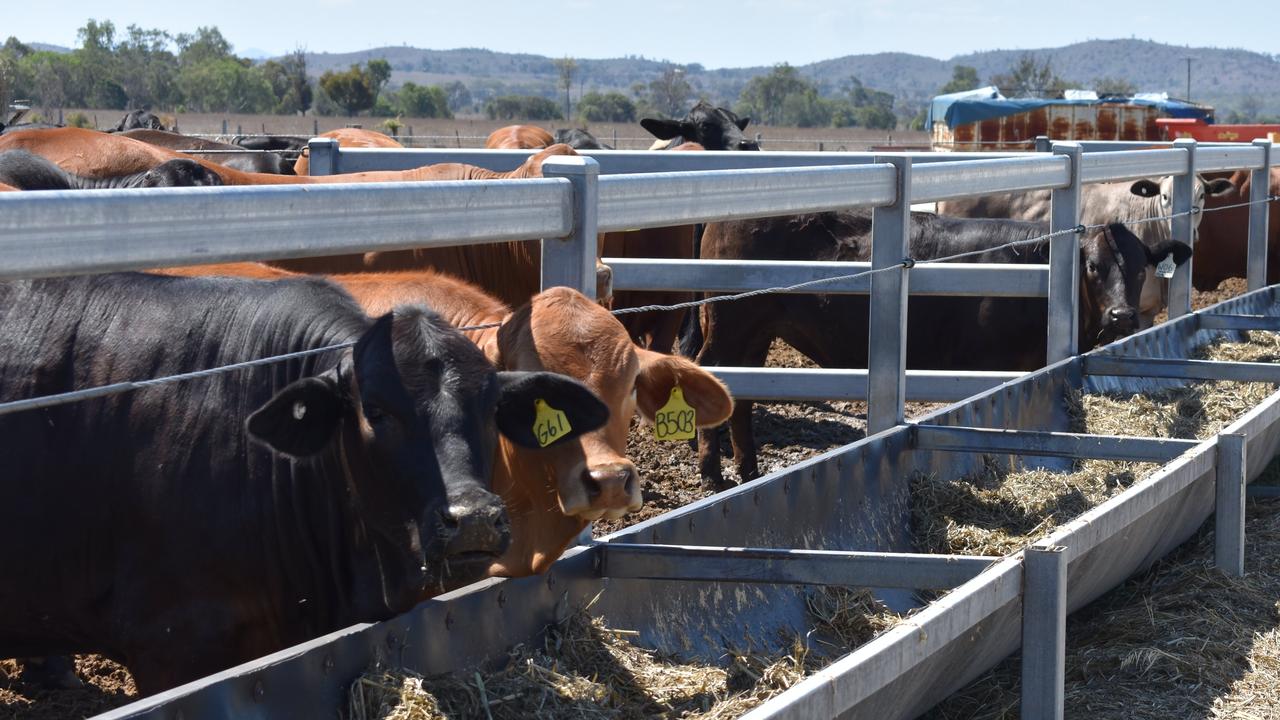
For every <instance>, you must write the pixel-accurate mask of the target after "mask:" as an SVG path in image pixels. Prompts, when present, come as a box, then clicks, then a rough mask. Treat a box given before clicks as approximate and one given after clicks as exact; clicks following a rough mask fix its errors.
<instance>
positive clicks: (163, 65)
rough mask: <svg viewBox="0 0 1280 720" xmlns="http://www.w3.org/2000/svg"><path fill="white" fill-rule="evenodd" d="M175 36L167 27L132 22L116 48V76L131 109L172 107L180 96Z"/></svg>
mask: <svg viewBox="0 0 1280 720" xmlns="http://www.w3.org/2000/svg"><path fill="white" fill-rule="evenodd" d="M171 40H172V38H170V37H169V34H168V33H166V32H164V31H163V30H144V29H142V28H140V27H138V26H137V25H130V26H129V28H128V35H127V36H126V37H125V39H124V40H122V41H120V43H119V44H118V45H116V47H115V48H114V53H115V56H116V67H117V69H118V72H117V75H116V77H117V78H118V80H119V84H120V87H121V88H122V89H123V90H124V92H125V95H126V96H128V105H127V107H128V108H130V109H134V108H146V107H152V106H156V107H159V106H166V107H171V106H173V105H174V104H176V100H177V84H176V80H177V75H178V59H177V57H176V56H174V54H173V53H172V52H170V51H169V45H170V42H171Z"/></svg>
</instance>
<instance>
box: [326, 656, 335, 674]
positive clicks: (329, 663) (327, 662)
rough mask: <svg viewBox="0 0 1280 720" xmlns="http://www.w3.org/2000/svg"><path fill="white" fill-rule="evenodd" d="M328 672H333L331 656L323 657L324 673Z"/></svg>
mask: <svg viewBox="0 0 1280 720" xmlns="http://www.w3.org/2000/svg"><path fill="white" fill-rule="evenodd" d="M330 670H333V656H332V655H325V656H324V671H325V672H326V673H328V672H329V671H330Z"/></svg>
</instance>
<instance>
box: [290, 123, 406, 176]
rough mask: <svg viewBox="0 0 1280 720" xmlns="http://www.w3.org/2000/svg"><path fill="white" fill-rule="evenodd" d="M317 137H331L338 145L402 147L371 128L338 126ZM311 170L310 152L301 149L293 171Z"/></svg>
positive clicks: (301, 172) (306, 173) (307, 173)
mask: <svg viewBox="0 0 1280 720" xmlns="http://www.w3.org/2000/svg"><path fill="white" fill-rule="evenodd" d="M319 137H322V138H332V139H334V140H337V141H338V146H339V147H357V148H402V147H404V146H403V145H401V144H400V143H399V142H398V141H397V140H395V139H394V138H391V137H388V136H387V135H384V134H382V133H380V132H374V131H373V130H363V129H361V128H339V129H337V130H330V131H329V132H326V133H323V134H321V135H320V136H319ZM310 170H311V159H310V154H309V153H308V152H307V151H306V150H303V152H302V155H301V156H299V157H298V161H297V162H296V163H294V172H296V173H297V174H299V175H309V174H311V173H310Z"/></svg>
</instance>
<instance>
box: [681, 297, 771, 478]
mask: <svg viewBox="0 0 1280 720" xmlns="http://www.w3.org/2000/svg"><path fill="white" fill-rule="evenodd" d="M731 306H732V307H731ZM767 310H768V307H767V306H766V305H764V303H763V302H752V301H747V302H742V303H727V304H723V305H720V304H717V305H705V306H703V308H702V322H701V323H700V324H701V326H702V329H703V333H704V341H703V345H702V350H701V352H699V353H698V364H699V365H702V366H704V367H714V366H716V365H730V366H733V365H738V366H743V367H764V362H765V358H767V357H768V355H769V345H770V344H771V343H772V342H773V339H774V337H775V335H776V333H774V332H773V329H772V328H771V327H769V326H768V325H764V326H762V325H761V323H760V322H759V319H760V318H764V317H769V316H768V315H767V314H765V312H764V311H767ZM751 408H752V403H750V402H747V401H738V402H736V403H735V406H734V409H733V414H732V415H731V416H730V417H729V437H730V440H731V442H732V443H733V456H734V460H735V461H736V463H737V466H738V472H739V477H740V478H741V480H742V481H746V480H751V479H754V478H755V477H757V476H758V475H759V471H758V469H757V466H756V445H755V437H754V434H753V433H752V431H751ZM698 465H699V472H700V473H701V476H702V484H703V486H704V487H708V488H710V489H714V490H723V489H725V488H726V487H727V484H726V483H725V481H724V476H723V474H722V471H721V468H720V446H719V442H718V432H717V431H716V428H706V429H704V430H701V431H699V433H698Z"/></svg>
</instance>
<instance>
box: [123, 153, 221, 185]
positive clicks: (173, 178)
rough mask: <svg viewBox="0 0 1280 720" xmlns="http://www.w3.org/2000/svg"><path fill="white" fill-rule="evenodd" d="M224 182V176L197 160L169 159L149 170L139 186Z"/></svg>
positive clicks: (215, 183) (214, 183) (218, 183)
mask: <svg viewBox="0 0 1280 720" xmlns="http://www.w3.org/2000/svg"><path fill="white" fill-rule="evenodd" d="M221 184H222V176H220V175H218V174H217V173H215V172H213V171H212V170H210V169H208V168H206V167H205V166H203V165H201V164H200V163H198V162H196V161H195V160H187V159H185V158H181V159H177V160H168V161H166V162H163V163H160V164H159V165H157V166H155V167H153V168H151V169H150V170H148V171H147V172H146V173H145V174H144V175H143V177H142V182H141V183H139V185H138V187H209V186H214V185H221Z"/></svg>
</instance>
